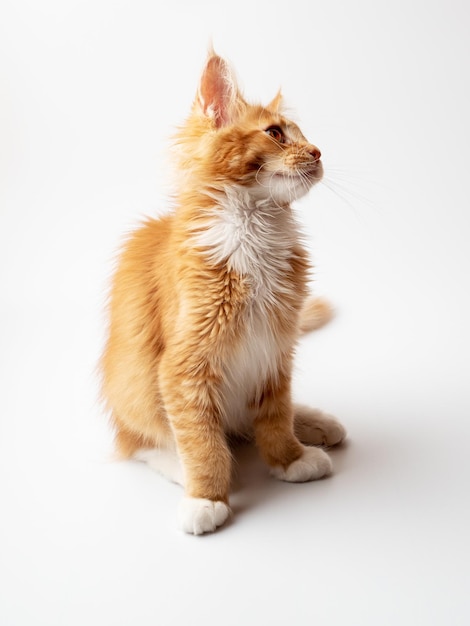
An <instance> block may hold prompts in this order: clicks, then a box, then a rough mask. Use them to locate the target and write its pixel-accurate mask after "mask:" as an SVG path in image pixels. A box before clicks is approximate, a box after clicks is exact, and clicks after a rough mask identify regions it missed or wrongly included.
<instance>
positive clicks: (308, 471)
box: [271, 448, 332, 483]
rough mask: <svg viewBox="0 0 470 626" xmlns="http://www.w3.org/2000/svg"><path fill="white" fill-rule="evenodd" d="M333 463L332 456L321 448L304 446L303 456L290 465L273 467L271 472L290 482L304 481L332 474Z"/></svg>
mask: <svg viewBox="0 0 470 626" xmlns="http://www.w3.org/2000/svg"><path fill="white" fill-rule="evenodd" d="M331 470H332V465H331V460H330V457H329V456H328V455H327V454H326V452H324V451H323V450H320V448H304V451H303V454H302V456H301V457H300V458H299V459H297V461H294V462H293V463H291V464H290V465H289V467H288V468H287V469H284V468H283V467H273V468H272V470H271V473H272V475H273V476H275V477H276V478H278V479H279V480H286V481H288V482H290V483H304V482H306V481H308V480H317V478H322V477H323V476H328V475H329V474H331Z"/></svg>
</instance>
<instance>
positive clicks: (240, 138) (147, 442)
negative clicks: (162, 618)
mask: <svg viewBox="0 0 470 626" xmlns="http://www.w3.org/2000/svg"><path fill="white" fill-rule="evenodd" d="M281 106H282V103H281V96H280V95H278V96H276V98H275V99H274V100H273V101H272V103H271V104H269V105H268V106H267V107H262V106H258V105H250V104H248V103H247V102H246V101H245V100H244V98H243V97H242V95H241V93H240V91H239V89H238V86H237V83H236V80H235V77H234V75H233V72H232V71H231V70H230V68H229V66H228V64H227V63H226V62H225V61H224V60H223V59H221V58H220V57H218V56H217V55H216V54H215V53H213V52H211V53H210V54H209V57H208V60H207V63H206V66H205V68H204V71H203V74H202V76H201V80H200V85H199V89H198V93H197V96H196V99H195V102H194V104H193V108H192V111H191V114H190V117H189V119H188V120H187V122H186V124H185V125H184V126H183V127H182V128H181V129H180V131H179V133H178V136H177V138H176V151H177V167H178V189H177V199H176V200H177V201H176V208H175V210H174V212H172V213H170V214H168V215H166V216H165V217H161V218H159V219H149V220H147V221H146V222H145V223H144V224H143V225H142V226H141V228H140V229H138V230H137V231H136V232H135V233H134V234H133V235H132V236H131V237H130V238H129V240H128V241H127V243H126V244H125V246H124V249H123V251H122V254H121V256H120V260H119V265H118V268H117V271H116V273H115V276H114V280H113V284H112V291H111V298H110V306H109V317H110V322H109V336H108V341H107V345H106V347H105V350H104V354H103V357H102V373H103V376H102V378H103V395H104V398H105V400H106V403H107V406H108V408H109V411H110V414H111V418H112V422H113V425H114V427H115V432H116V446H117V449H118V451H119V452H120V454H121V455H123V456H124V457H134V458H138V459H142V460H145V461H147V462H148V463H149V464H150V465H151V466H153V467H155V468H156V469H158V470H159V471H161V472H162V473H163V474H165V475H167V476H168V477H169V478H170V479H172V480H175V481H176V482H180V483H181V484H183V485H184V488H185V498H184V500H183V502H182V505H181V509H180V524H181V526H182V528H183V529H184V530H185V531H187V532H190V533H194V534H200V533H203V532H210V531H212V530H215V528H216V527H217V526H219V525H221V524H222V523H223V522H224V521H225V519H226V518H227V517H228V515H229V512H230V511H229V507H228V500H229V489H230V479H231V450H230V446H229V443H228V438H229V435H233V436H243V437H252V438H254V440H255V441H256V445H257V446H258V448H259V450H260V453H261V455H262V457H263V458H264V459H265V461H266V463H268V465H269V466H270V467H271V468H272V472H273V474H274V475H275V476H277V477H278V478H280V479H282V480H287V481H304V480H312V479H316V478H320V477H322V476H324V475H327V474H329V473H330V471H331V463H330V460H329V458H328V456H327V454H326V453H325V452H324V451H323V450H321V449H319V448H314V447H306V446H305V445H304V444H305V443H307V444H313V445H315V444H320V445H321V444H325V445H333V444H335V443H338V442H339V441H341V440H342V439H343V437H344V434H345V433H344V429H343V428H342V427H341V426H340V425H339V424H338V422H336V421H335V420H334V419H333V418H331V417H330V416H327V415H324V414H322V413H321V412H319V411H314V410H311V409H307V408H305V407H295V406H294V405H293V403H292V399H291V373H292V360H293V354H294V348H295V344H296V340H297V338H298V335H299V332H301V331H306V330H311V329H313V328H315V327H318V326H320V325H321V324H322V323H323V322H325V321H327V319H328V318H329V317H330V314H331V312H330V309H329V307H328V305H327V304H326V303H324V302H322V301H319V300H312V299H308V297H307V296H308V291H307V281H308V275H309V270H310V265H309V261H308V258H307V254H306V252H305V250H304V248H303V246H302V241H301V236H300V234H299V229H298V226H297V223H296V220H295V217H294V214H293V212H292V209H291V202H292V201H293V200H296V199H297V198H299V197H301V196H303V195H304V194H305V193H306V192H307V191H308V190H309V189H310V187H311V186H312V185H313V184H314V183H315V182H317V181H318V180H320V178H321V176H322V165H321V160H320V152H319V150H318V149H317V148H316V147H315V146H313V145H311V144H310V143H309V142H308V141H307V140H306V139H305V137H304V136H303V135H302V133H301V132H300V130H299V128H298V127H297V126H296V125H295V124H294V123H293V122H291V121H290V120H288V119H287V118H286V117H285V116H284V115H283V113H282V109H281ZM300 440H302V441H303V443H301V441H300Z"/></svg>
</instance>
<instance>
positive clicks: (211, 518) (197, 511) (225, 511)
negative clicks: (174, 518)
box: [179, 497, 230, 535]
mask: <svg viewBox="0 0 470 626" xmlns="http://www.w3.org/2000/svg"><path fill="white" fill-rule="evenodd" d="M229 515H230V509H229V507H228V506H227V505H226V504H225V503H224V502H220V501H217V502H214V501H212V500H206V499H204V498H190V497H186V498H183V500H182V501H181V504H180V509H179V522H180V526H181V528H182V530H184V532H186V533H191V534H193V535H202V534H203V533H212V532H214V530H215V529H216V528H217V527H218V526H221V525H222V524H223V523H224V522H225V520H226V519H227V518H228V516H229Z"/></svg>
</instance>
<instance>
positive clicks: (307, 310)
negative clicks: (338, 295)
mask: <svg viewBox="0 0 470 626" xmlns="http://www.w3.org/2000/svg"><path fill="white" fill-rule="evenodd" d="M333 315H334V312H333V308H332V307H331V305H330V303H329V302H328V301H327V300H323V299H322V298H309V299H308V300H307V301H306V303H305V304H304V307H303V309H302V311H301V312H300V332H301V333H309V332H311V331H312V330H317V328H321V327H322V326H325V324H327V323H328V322H329V321H330V320H331V318H332V317H333Z"/></svg>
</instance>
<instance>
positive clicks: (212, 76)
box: [198, 49, 241, 128]
mask: <svg viewBox="0 0 470 626" xmlns="http://www.w3.org/2000/svg"><path fill="white" fill-rule="evenodd" d="M240 100H241V98H240V96H239V93H238V87H237V83H236V80H235V77H234V75H233V73H232V71H231V70H230V67H229V65H228V63H227V62H226V61H225V60H224V59H222V58H221V57H219V56H218V55H217V54H215V52H214V51H213V50H212V49H211V51H210V52H209V58H208V60H207V63H206V66H205V68H204V71H203V73H202V76H201V80H200V82H199V90H198V101H199V104H200V107H201V110H202V112H203V113H204V115H206V116H207V117H209V118H211V119H213V121H214V123H215V126H216V127H217V128H220V127H221V126H226V125H227V124H230V123H231V122H233V121H234V118H235V116H236V112H237V108H238V107H237V104H238V103H239V101H240Z"/></svg>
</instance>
